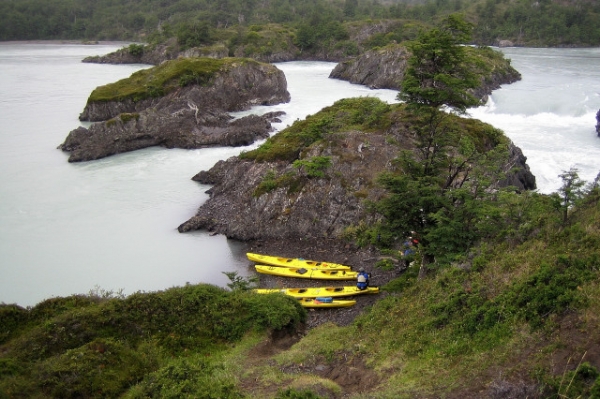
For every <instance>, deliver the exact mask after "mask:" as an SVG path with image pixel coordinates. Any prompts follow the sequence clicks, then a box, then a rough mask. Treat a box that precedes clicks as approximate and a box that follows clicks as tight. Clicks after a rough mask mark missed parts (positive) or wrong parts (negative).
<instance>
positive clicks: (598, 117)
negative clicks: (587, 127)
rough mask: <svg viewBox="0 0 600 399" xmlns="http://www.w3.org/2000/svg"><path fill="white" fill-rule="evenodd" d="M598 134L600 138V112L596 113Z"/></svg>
mask: <svg viewBox="0 0 600 399" xmlns="http://www.w3.org/2000/svg"><path fill="white" fill-rule="evenodd" d="M596 133H598V137H600V110H598V113H596Z"/></svg>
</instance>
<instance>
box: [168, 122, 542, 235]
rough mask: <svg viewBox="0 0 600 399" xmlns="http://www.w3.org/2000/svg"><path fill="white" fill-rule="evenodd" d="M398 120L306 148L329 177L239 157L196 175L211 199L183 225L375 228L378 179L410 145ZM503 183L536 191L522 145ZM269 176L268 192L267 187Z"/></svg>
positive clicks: (288, 230) (222, 230) (298, 231)
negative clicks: (325, 160)
mask: <svg viewBox="0 0 600 399" xmlns="http://www.w3.org/2000/svg"><path fill="white" fill-rule="evenodd" d="M404 123H405V122H403V121H402V120H401V118H399V119H398V121H397V123H395V124H394V125H393V126H391V127H390V128H389V129H388V130H386V131H379V132H372V131H371V132H369V133H366V132H362V131H350V132H343V133H342V132H340V133H335V134H332V135H331V136H328V138H327V143H326V144H321V145H319V146H311V147H309V148H307V149H305V150H303V151H302V159H311V158H314V157H330V159H331V164H330V166H329V167H328V168H327V170H326V175H325V177H323V178H315V177H310V176H309V175H308V174H307V173H305V172H304V171H303V170H302V168H298V166H297V165H294V164H293V163H292V162H286V161H278V162H255V161H252V160H244V159H241V158H240V157H232V158H230V159H228V160H225V161H219V162H218V163H217V164H216V165H214V166H213V167H212V168H211V169H210V170H208V171H201V172H200V173H198V174H197V175H196V176H194V177H193V180H196V181H198V182H200V183H203V184H211V185H213V187H212V188H211V189H210V190H209V191H208V193H209V194H210V198H209V199H208V200H207V201H206V202H205V203H204V204H203V205H202V206H201V207H200V208H199V209H198V212H197V214H196V215H195V216H193V217H192V218H190V219H189V220H188V221H186V222H184V223H182V224H181V225H180V226H179V227H178V230H179V231H180V232H187V231H191V230H198V229H202V230H208V231H211V232H215V233H219V234H224V235H226V236H227V237H229V238H234V239H239V240H267V241H268V240H273V239H305V238H331V237H334V238H339V237H340V236H342V235H343V234H345V232H346V231H347V230H346V229H347V228H349V227H350V226H360V225H362V224H364V225H370V224H373V223H375V222H377V218H378V216H377V215H376V214H373V213H370V212H368V211H367V206H366V203H367V202H372V201H377V200H379V199H381V198H382V196H384V195H385V191H384V189H383V188H382V187H381V186H379V185H378V184H377V183H376V180H377V176H379V175H380V174H381V173H383V172H386V171H387V172H391V171H394V170H395V167H396V166H395V165H396V163H395V162H393V160H394V159H395V158H396V157H397V156H398V153H399V152H400V151H402V149H407V148H411V144H410V143H411V142H412V140H413V139H412V138H411V133H410V129H408V130H407V129H406V125H405V124H404ZM504 170H505V172H507V173H506V175H507V176H509V177H508V179H507V180H506V181H504V182H499V183H498V184H499V185H502V186H506V185H514V186H516V187H517V188H518V189H519V190H528V189H535V177H534V176H533V175H532V174H531V172H530V171H529V167H528V166H527V164H526V158H525V157H524V156H523V154H522V152H521V151H520V149H518V147H516V146H514V145H512V144H511V145H510V154H509V156H508V158H507V160H506V163H505V167H504ZM265 181H270V184H271V187H270V189H269V190H264V189H261V187H264V185H265V184H264V182H265Z"/></svg>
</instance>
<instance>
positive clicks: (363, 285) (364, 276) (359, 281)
mask: <svg viewBox="0 0 600 399" xmlns="http://www.w3.org/2000/svg"><path fill="white" fill-rule="evenodd" d="M356 286H357V287H358V289H359V290H366V289H367V287H368V286H369V274H368V273H367V272H365V269H363V268H362V267H361V268H360V269H358V275H357V276H356Z"/></svg>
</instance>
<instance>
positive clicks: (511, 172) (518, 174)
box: [500, 142, 537, 191]
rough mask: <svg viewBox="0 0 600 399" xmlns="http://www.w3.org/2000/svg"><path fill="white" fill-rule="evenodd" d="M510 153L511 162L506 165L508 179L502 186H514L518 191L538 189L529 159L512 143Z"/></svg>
mask: <svg viewBox="0 0 600 399" xmlns="http://www.w3.org/2000/svg"><path fill="white" fill-rule="evenodd" d="M509 152H510V160H509V162H508V163H507V165H506V169H507V177H506V180H505V181H503V182H501V183H500V186H501V187H506V186H514V187H516V188H517V190H518V191H523V190H535V189H536V188H537V185H536V181H535V176H534V175H533V173H531V170H530V169H529V165H527V157H526V156H525V155H523V151H522V150H521V149H520V148H519V147H517V146H516V145H514V143H512V142H511V143H510V147H509Z"/></svg>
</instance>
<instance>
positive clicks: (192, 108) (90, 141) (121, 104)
mask: <svg viewBox="0 0 600 399" xmlns="http://www.w3.org/2000/svg"><path fill="white" fill-rule="evenodd" d="M172 62H176V61H172ZM289 100H290V95H289V93H288V91H287V82H286V80H285V75H284V74H283V72H282V71H280V70H279V69H277V68H276V67H274V66H272V65H267V64H261V63H257V62H255V61H251V62H232V63H229V64H228V66H227V67H225V68H223V70H221V71H220V72H219V73H217V74H216V76H215V77H214V78H213V79H212V80H211V82H210V84H208V85H199V84H192V85H188V86H185V87H182V88H179V89H177V90H174V91H171V92H169V93H168V94H167V95H165V96H163V97H159V98H149V99H144V100H140V101H134V100H133V99H125V100H122V101H89V102H88V104H87V105H86V107H85V110H84V111H83V113H82V114H81V115H80V119H81V120H90V121H103V122H99V123H95V124H93V125H91V126H90V127H89V129H86V128H84V127H79V128H77V129H75V130H73V131H71V132H70V133H69V135H68V136H67V138H66V139H65V141H64V143H62V144H61V145H60V146H59V148H60V149H62V150H63V151H68V152H71V155H70V157H69V162H77V161H87V160H92V159H98V158H102V157H106V156H109V155H113V154H118V153H122V152H126V151H133V150H136V149H141V148H146V147H150V146H157V145H160V146H164V147H167V148H174V147H177V148H201V147H206V146H215V145H220V146H240V145H249V144H251V143H253V142H254V141H255V140H257V139H259V138H266V137H268V136H269V132H271V131H272V127H271V122H272V121H277V120H278V119H277V117H278V116H279V115H281V114H282V113H270V114H266V115H265V116H256V115H250V116H247V117H244V118H240V119H236V120H233V118H232V117H231V116H230V115H229V114H228V112H232V111H240V110H244V109H248V108H249V107H251V106H252V105H256V104H263V105H272V104H277V103H281V102H288V101H289ZM107 119H108V120H107Z"/></svg>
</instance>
